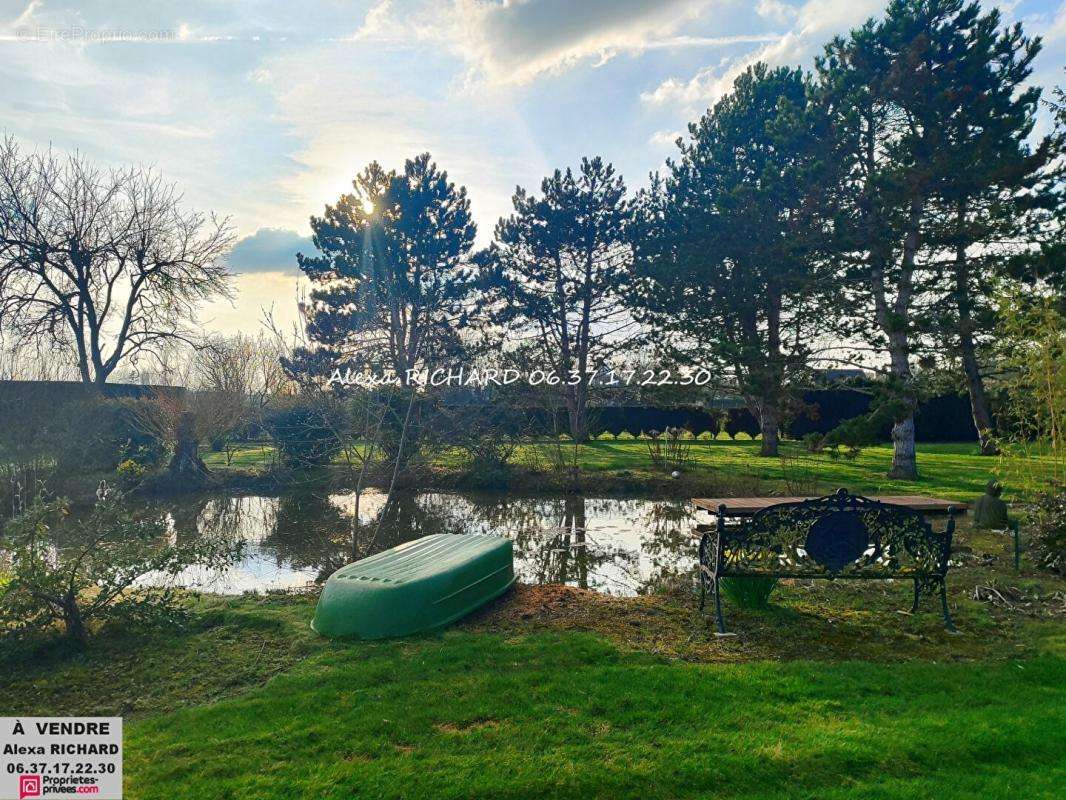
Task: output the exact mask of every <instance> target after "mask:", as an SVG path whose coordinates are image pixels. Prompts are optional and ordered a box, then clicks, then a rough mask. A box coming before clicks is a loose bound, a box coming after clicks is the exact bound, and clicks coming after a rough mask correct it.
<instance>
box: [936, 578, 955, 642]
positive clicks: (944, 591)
mask: <svg viewBox="0 0 1066 800" xmlns="http://www.w3.org/2000/svg"><path fill="white" fill-rule="evenodd" d="M940 609H941V610H942V611H943V612H944V627H945V628H947V629H948V630H949V631H951V632H952V633H958V632H959V629H958V628H956V627H955V622H954V621H953V620H952V619H951V612H950V611H948V582H947V581H946V580H944V579H943V578H941V579H940Z"/></svg>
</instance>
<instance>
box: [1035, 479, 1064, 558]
mask: <svg viewBox="0 0 1066 800" xmlns="http://www.w3.org/2000/svg"><path fill="white" fill-rule="evenodd" d="M1032 541H1033V544H1032V551H1033V558H1034V559H1035V560H1036V563H1037V564H1038V565H1039V566H1040V567H1041V568H1043V569H1047V570H1051V571H1053V572H1059V573H1063V572H1066V486H1063V485H1062V484H1060V483H1056V484H1052V485H1051V488H1050V489H1049V490H1048V491H1046V492H1042V493H1041V494H1039V495H1037V497H1036V502H1035V503H1034V505H1033V540H1032Z"/></svg>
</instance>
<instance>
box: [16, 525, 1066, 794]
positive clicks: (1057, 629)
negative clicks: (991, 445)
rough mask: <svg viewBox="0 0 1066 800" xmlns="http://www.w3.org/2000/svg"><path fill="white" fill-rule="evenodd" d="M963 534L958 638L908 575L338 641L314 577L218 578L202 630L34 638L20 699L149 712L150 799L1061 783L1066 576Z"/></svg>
mask: <svg viewBox="0 0 1066 800" xmlns="http://www.w3.org/2000/svg"><path fill="white" fill-rule="evenodd" d="M959 543H960V548H959V553H958V555H957V560H958V564H957V566H956V567H954V568H953V569H952V572H951V574H950V575H949V598H950V603H951V606H952V612H953V614H954V615H955V617H956V620H957V622H958V624H959V627H960V629H961V631H962V634H961V635H958V636H953V635H951V634H948V633H947V632H945V631H944V629H943V627H942V625H941V623H940V619H939V615H938V614H937V613H936V609H935V608H934V607H933V605H929V606H928V607H924V608H923V610H922V612H923V613H920V614H918V615H914V616H912V615H909V614H907V613H904V610H905V609H906V608H907V607H908V605H909V600H910V590H909V586H908V585H906V582H899V581H896V582H885V581H852V582H847V581H837V582H827V581H817V582H816V581H810V582H807V581H788V582H785V584H784V585H783V586H781V587H779V590H777V591H775V594H774V596H773V598H772V605H771V607H770V609H768V610H765V611H744V610H741V609H737V608H735V607H733V606H731V605H727V608H726V613H727V618H728V620H729V623H730V627H731V629H732V630H734V631H736V632H737V633H738V634H739V635H738V636H736V637H734V638H728V639H719V638H717V637H715V636H714V633H713V624H712V622H711V620H710V619H708V618H706V617H702V616H700V615H699V614H698V613H697V611H696V606H695V596H694V595H693V593H692V590H691V588H690V587H678V588H676V589H674V590H672V591H669V592H666V593H664V594H659V595H650V596H643V597H633V598H612V597H607V596H603V595H598V594H595V593H592V592H588V591H585V590H581V589H577V588H573V587H561V586H544V587H531V586H520V587H518V588H517V590H516V591H515V592H513V593H510V594H508V595H506V596H504V597H502V598H500V599H499V600H498V601H496V602H495V603H493V604H492V605H491V606H490V607H488V608H486V609H484V610H482V611H481V612H479V613H477V614H476V615H474V616H473V617H471V618H469V619H468V620H466V621H464V622H463V623H462V624H460V625H458V626H456V627H454V628H451V629H448V630H446V631H443V632H438V633H434V634H429V635H424V636H418V637H411V638H406V639H398V640H392V641H380V642H358V641H328V640H325V639H321V638H319V637H317V636H316V635H315V634H314V633H313V632H312V631H311V630H310V628H309V626H308V624H307V623H308V620H309V619H310V616H311V613H312V610H313V605H314V602H315V599H316V598H315V597H314V596H313V595H271V596H250V595H248V596H240V597H219V596H211V595H205V596H199V597H191V598H190V616H189V620H188V623H187V624H186V625H184V626H183V627H181V628H176V629H173V630H164V631H156V632H154V633H145V634H135V633H132V632H130V631H101V632H99V633H98V635H97V636H96V637H95V638H94V640H93V641H92V643H91V645H90V647H89V649H88V650H87V651H85V652H82V653H71V652H64V651H62V650H57V649H55V648H47V649H44V650H38V651H36V652H33V651H29V652H22V653H18V654H9V655H8V660H6V661H5V663H3V664H2V665H0V666H2V674H3V676H4V677H3V679H2V680H0V710H2V713H4V714H30V713H33V714H37V715H42V714H58V715H64V714H100V715H112V714H121V715H123V716H124V717H126V720H127V743H126V745H127V746H126V793H127V796H128V797H130V798H164V797H166V798H185V797H188V798H198V799H200V798H214V797H219V798H222V797H228V798H283V797H293V796H298V797H323V798H342V797H351V796H358V797H382V798H385V797H434V798H437V797H456V798H459V797H486V798H487V797H574V798H598V797H605V798H606V797H642V798H649V797H650V798H657V797H664V798H665V797H671V798H673V797H704V796H707V795H708V794H718V795H721V796H733V797H768V796H775V797H797V798H798V797H811V796H817V797H831V798H832V797H849V796H857V795H861V796H864V797H886V798H887V797H901V798H902V797H914V796H938V797H946V798H955V797H959V798H962V797H973V796H980V797H995V798H998V797H1003V798H1008V797H1010V798H1014V797H1018V796H1024V797H1027V798H1028V797H1037V798H1040V797H1049V798H1050V797H1054V796H1055V794H1056V792H1057V791H1058V790H1057V789H1056V788H1055V787H1056V786H1061V781H1062V779H1063V778H1064V777H1066V764H1064V763H1063V761H1062V758H1061V754H1062V752H1063V750H1064V748H1066V729H1063V727H1062V725H1061V709H1062V708H1063V707H1064V706H1066V626H1064V625H1063V622H1064V621H1066V607H1064V606H1063V597H1066V580H1064V579H1063V578H1061V577H1056V576H1052V575H1048V574H1045V573H1038V572H1035V571H1032V570H1030V569H1029V568H1028V565H1026V567H1025V568H1023V570H1022V572H1021V573H1015V572H1014V571H1013V569H1012V568H1011V566H1010V564H1011V562H1010V557H1009V541H1008V537H1006V536H1003V535H1002V534H995V533H986V532H977V531H972V530H969V528H968V526H967V525H965V524H964V525H963V526H962V529H961V530H960V534H959ZM989 586H991V587H995V588H996V589H997V591H999V592H1000V593H1001V597H1003V598H1004V599H1005V600H1006V601H1007V602H1006V604H1004V603H1001V602H999V601H998V600H996V599H995V598H994V597H990V596H989V595H987V594H982V592H981V591H979V589H980V587H989Z"/></svg>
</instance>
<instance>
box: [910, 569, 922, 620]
mask: <svg viewBox="0 0 1066 800" xmlns="http://www.w3.org/2000/svg"><path fill="white" fill-rule="evenodd" d="M921 597H922V584H921V581H919V580H918V579H917V578H915V579H914V605H912V606H911V613H912V614H917V613H918V601H919V600H920V599H921Z"/></svg>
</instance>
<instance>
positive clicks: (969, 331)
mask: <svg viewBox="0 0 1066 800" xmlns="http://www.w3.org/2000/svg"><path fill="white" fill-rule="evenodd" d="M954 272H955V304H956V307H957V311H958V314H959V329H958V336H959V356H960V358H961V360H962V370H963V373H964V374H965V375H966V389H967V391H968V392H969V393H970V409H971V411H972V413H973V424H974V427H975V428H977V439H978V441H979V442H980V444H981V455H983V456H994V455H996V454H997V453H998V452H999V450H998V449H997V448H996V443H995V439H994V437H993V433H994V431H993V428H992V413H991V411H989V407H988V395H987V393H986V392H985V382H984V379H983V378H982V377H981V368H980V366H979V365H978V363H977V346H976V344H975V343H974V336H973V334H974V321H973V308H972V307H971V303H970V274H969V262H968V261H967V260H966V248H965V247H958V248H956V250H955V268H954Z"/></svg>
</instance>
